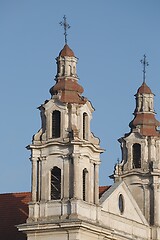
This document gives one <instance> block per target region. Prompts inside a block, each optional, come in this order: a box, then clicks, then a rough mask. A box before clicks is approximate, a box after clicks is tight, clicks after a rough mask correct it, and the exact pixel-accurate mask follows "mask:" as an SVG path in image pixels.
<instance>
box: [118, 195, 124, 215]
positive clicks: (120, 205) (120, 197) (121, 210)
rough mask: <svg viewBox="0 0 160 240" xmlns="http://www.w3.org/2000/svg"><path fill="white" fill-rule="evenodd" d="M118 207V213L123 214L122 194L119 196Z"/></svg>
mask: <svg viewBox="0 0 160 240" xmlns="http://www.w3.org/2000/svg"><path fill="white" fill-rule="evenodd" d="M118 207H119V211H120V213H121V214H122V213H123V212H124V199H123V195H122V194H120V195H119V199H118Z"/></svg>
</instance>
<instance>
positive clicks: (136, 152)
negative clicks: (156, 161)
mask: <svg viewBox="0 0 160 240" xmlns="http://www.w3.org/2000/svg"><path fill="white" fill-rule="evenodd" d="M132 150H133V168H141V145H140V144H138V143H135V144H133V148H132Z"/></svg>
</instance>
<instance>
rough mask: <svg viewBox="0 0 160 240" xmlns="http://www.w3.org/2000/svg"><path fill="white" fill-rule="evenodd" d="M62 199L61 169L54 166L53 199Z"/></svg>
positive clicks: (52, 180) (52, 171)
mask: <svg viewBox="0 0 160 240" xmlns="http://www.w3.org/2000/svg"><path fill="white" fill-rule="evenodd" d="M57 199H61V169H60V168H58V167H54V168H53V169H52V170H51V200H57Z"/></svg>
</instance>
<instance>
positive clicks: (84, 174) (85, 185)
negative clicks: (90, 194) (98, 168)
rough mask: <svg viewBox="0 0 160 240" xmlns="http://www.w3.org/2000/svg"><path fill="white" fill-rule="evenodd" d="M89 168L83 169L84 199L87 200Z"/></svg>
mask: <svg viewBox="0 0 160 240" xmlns="http://www.w3.org/2000/svg"><path fill="white" fill-rule="evenodd" d="M87 173H88V172H87V169H86V168H85V169H83V201H86V193H87Z"/></svg>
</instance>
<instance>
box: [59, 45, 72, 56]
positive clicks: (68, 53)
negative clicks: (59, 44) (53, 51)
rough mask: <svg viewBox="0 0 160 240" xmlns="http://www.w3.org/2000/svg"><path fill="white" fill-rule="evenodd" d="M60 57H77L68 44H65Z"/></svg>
mask: <svg viewBox="0 0 160 240" xmlns="http://www.w3.org/2000/svg"><path fill="white" fill-rule="evenodd" d="M59 57H75V56H74V52H73V51H72V50H71V49H70V48H69V46H68V45H67V44H65V45H64V48H63V49H62V50H61V51H60V53H59Z"/></svg>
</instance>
